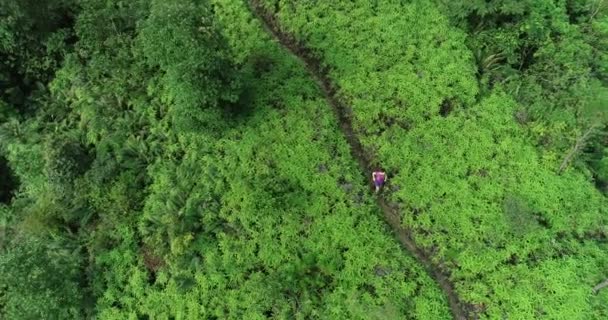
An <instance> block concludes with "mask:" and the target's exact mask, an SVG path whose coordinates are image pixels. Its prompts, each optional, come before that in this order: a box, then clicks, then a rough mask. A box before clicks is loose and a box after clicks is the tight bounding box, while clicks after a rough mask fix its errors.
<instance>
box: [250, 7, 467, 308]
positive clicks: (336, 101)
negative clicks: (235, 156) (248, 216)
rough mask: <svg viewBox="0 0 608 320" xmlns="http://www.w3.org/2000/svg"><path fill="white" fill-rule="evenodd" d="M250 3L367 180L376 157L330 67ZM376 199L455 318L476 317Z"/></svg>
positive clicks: (390, 211) (381, 199) (380, 198)
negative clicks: (329, 115)
mask: <svg viewBox="0 0 608 320" xmlns="http://www.w3.org/2000/svg"><path fill="white" fill-rule="evenodd" d="M248 4H249V7H250V9H251V11H252V12H253V13H254V15H255V16H257V17H258V18H259V19H260V20H261V21H262V24H263V25H264V27H265V28H266V29H267V30H268V31H269V33H271V34H272V35H273V36H274V38H275V39H276V40H278V42H279V43H280V44H281V45H282V46H283V47H285V48H286V49H287V50H289V51H290V52H291V53H292V54H293V55H294V56H296V57H297V58H298V59H300V60H301V61H302V62H304V64H305V66H306V68H307V70H308V72H309V73H310V74H311V76H312V77H313V78H314V79H315V80H316V82H317V83H318V84H319V87H320V88H321V90H322V91H323V94H324V95H325V98H326V99H327V102H328V103H329V105H331V106H332V108H333V110H334V112H335V114H336V116H337V117H338V120H339V122H340V123H339V124H340V128H341V130H342V132H343V134H344V136H345V138H346V140H347V141H348V144H349V145H350V149H351V153H352V155H353V157H354V158H355V159H356V160H357V162H358V163H359V166H360V167H361V170H362V171H363V173H364V176H365V177H366V180H369V179H367V176H368V175H369V174H368V173H371V172H372V171H373V167H372V164H373V163H374V162H373V161H372V160H373V159H372V158H371V157H370V155H369V154H368V153H367V152H365V151H364V148H363V146H362V145H361V142H360V141H359V139H358V138H357V136H356V134H355V131H354V130H353V127H352V121H351V117H350V114H349V111H348V110H351V109H350V108H348V107H346V104H345V103H344V102H343V101H341V99H340V98H339V97H338V96H337V90H336V87H335V86H334V85H333V83H332V82H331V80H330V78H329V76H328V70H326V69H323V68H322V64H321V61H320V59H319V58H317V57H315V55H314V54H313V53H312V51H311V50H310V49H308V48H307V47H306V46H305V45H304V44H302V43H300V42H299V41H297V40H296V39H295V38H294V36H293V35H291V34H289V33H288V32H286V31H284V30H282V28H281V26H280V24H279V22H278V21H277V19H276V18H275V16H274V15H273V14H272V13H270V12H268V11H266V9H265V8H264V7H263V6H262V4H261V3H260V2H259V1H258V0H249V1H248ZM370 190H371V181H370ZM376 201H377V203H378V205H379V206H380V208H381V209H382V212H383V213H384V218H385V220H386V222H387V223H388V224H389V225H390V227H391V228H392V230H393V232H394V234H395V236H396V237H397V239H398V240H399V242H400V243H401V245H402V246H403V247H404V248H405V249H406V250H407V251H409V253H410V254H411V255H412V256H414V257H415V258H416V259H417V260H418V261H419V262H420V263H421V264H422V265H423V266H424V268H425V270H426V271H427V273H428V274H429V275H430V276H431V277H432V278H433V279H434V280H435V281H436V282H437V284H439V286H440V287H441V289H442V290H443V292H444V293H445V295H446V296H447V300H448V303H449V305H450V309H451V312H452V315H453V317H454V319H469V318H476V317H475V316H474V315H473V314H470V313H469V312H466V311H465V310H473V309H474V307H473V306H469V305H465V304H463V303H462V302H461V301H460V299H459V298H458V296H457V295H456V293H455V292H454V287H453V284H452V283H451V282H450V280H449V279H448V276H447V275H446V274H445V273H444V271H442V270H441V269H440V268H439V267H438V266H437V265H435V264H434V263H433V262H432V261H431V259H430V258H429V255H428V254H427V253H425V252H424V251H423V250H422V249H420V248H419V247H418V246H417V245H416V243H415V242H414V240H413V239H412V232H411V230H408V229H407V228H405V227H403V226H402V224H401V216H400V214H399V212H397V211H396V210H395V209H394V208H393V207H392V206H391V204H390V203H389V202H388V201H387V200H386V199H385V198H384V197H383V196H382V195H381V194H380V195H377V196H376Z"/></svg>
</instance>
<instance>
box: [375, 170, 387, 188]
mask: <svg viewBox="0 0 608 320" xmlns="http://www.w3.org/2000/svg"><path fill="white" fill-rule="evenodd" d="M372 180H374V185H375V186H376V192H378V191H380V188H382V186H383V185H384V183H385V182H386V180H387V178H386V173H385V172H384V171H381V170H380V169H377V170H376V171H374V172H372Z"/></svg>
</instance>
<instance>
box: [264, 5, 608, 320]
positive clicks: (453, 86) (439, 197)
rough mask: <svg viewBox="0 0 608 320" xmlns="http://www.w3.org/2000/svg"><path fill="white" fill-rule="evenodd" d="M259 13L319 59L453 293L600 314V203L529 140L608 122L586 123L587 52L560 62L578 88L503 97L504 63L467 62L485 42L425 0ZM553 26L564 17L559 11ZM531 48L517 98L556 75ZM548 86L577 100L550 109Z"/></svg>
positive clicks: (502, 309) (494, 314)
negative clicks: (522, 119)
mask: <svg viewBox="0 0 608 320" xmlns="http://www.w3.org/2000/svg"><path fill="white" fill-rule="evenodd" d="M498 6H499V5H498ZM499 7H500V6H499ZM267 9H268V10H274V11H273V12H274V14H275V15H276V16H278V17H279V21H280V22H279V23H280V25H281V27H282V28H284V29H286V30H287V31H288V32H291V33H292V34H294V35H295V36H296V37H298V38H299V39H300V41H301V42H302V43H303V44H305V45H306V46H307V47H308V48H311V49H312V50H313V51H314V52H315V53H316V54H317V55H318V56H319V57H320V59H321V60H322V61H324V62H325V64H326V66H327V68H328V69H329V76H330V77H331V79H332V80H333V82H334V83H335V84H336V86H337V87H338V88H339V89H340V92H339V95H341V96H342V97H343V99H344V100H346V101H348V103H349V104H350V105H351V106H352V113H353V117H352V118H353V121H354V124H355V128H356V129H357V131H358V134H359V135H360V137H361V140H362V141H363V143H364V147H365V148H366V149H367V151H368V153H370V154H373V155H375V157H376V158H375V160H376V162H377V164H378V165H380V166H382V167H384V168H385V169H386V170H387V171H388V172H391V173H392V174H393V176H394V177H393V179H392V181H391V183H390V187H389V189H390V190H391V194H390V197H391V199H393V201H394V202H396V203H398V204H400V205H401V206H402V212H403V223H404V224H405V225H407V226H409V227H410V228H413V229H414V234H415V235H416V240H417V242H418V244H419V245H421V246H423V247H425V248H427V250H428V251H429V252H432V253H434V255H435V258H436V259H437V261H443V262H444V265H445V266H446V267H447V269H448V270H449V272H450V273H451V277H452V279H453V281H455V282H456V287H457V291H458V292H459V294H460V295H461V296H462V297H463V299H464V300H465V301H467V302H469V303H471V304H473V305H474V306H475V308H476V310H477V312H478V313H479V314H480V315H481V316H484V317H488V318H499V317H502V316H509V317H513V318H536V317H547V318H564V319H575V318H577V319H586V318H593V317H595V318H599V317H601V316H600V315H603V314H605V309H604V308H603V307H599V306H600V305H602V304H603V303H601V302H600V301H602V300H601V299H604V300H603V301H605V299H606V298H605V297H606V296H605V294H604V295H600V296H595V295H593V293H592V292H591V290H590V288H591V287H593V285H594V284H595V283H597V282H599V281H601V279H602V277H603V276H604V272H605V266H606V255H605V253H604V251H605V249H606V245H605V239H606V229H605V224H606V211H605V208H606V198H605V196H604V195H602V194H601V193H600V192H599V191H598V190H597V189H596V188H595V186H594V184H593V182H592V179H591V174H590V171H589V169H587V168H585V167H576V168H573V167H571V166H570V167H568V168H567V169H565V170H564V172H563V174H562V175H558V174H556V173H557V172H558V171H559V170H558V168H559V167H560V163H561V161H562V157H563V156H565V155H566V153H567V151H568V150H567V149H566V146H561V147H562V149H564V150H559V146H555V144H556V143H553V144H551V145H550V146H547V147H544V146H539V148H535V146H537V145H536V143H535V140H534V138H537V137H538V136H541V137H544V138H545V139H551V140H556V141H559V139H562V140H569V139H568V138H569V137H568V136H566V137H563V136H562V135H568V134H573V133H572V131H576V130H577V129H579V130H586V129H587V128H588V127H578V128H571V127H575V126H576V125H581V126H582V125H584V124H588V123H589V122H594V123H593V125H594V126H600V125H602V126H603V125H605V122H601V121H604V120H603V119H602V118H601V117H605V113H606V109H605V108H603V109H601V110H600V111H601V113H600V114H597V113H593V118H592V119H591V120H589V119H584V116H585V112H584V111H586V110H587V109H592V107H596V105H595V103H596V101H595V100H596V99H597V98H596V97H597V96H602V95H605V92H606V88H605V86H604V87H601V88H597V85H598V83H600V82H602V81H604V83H605V78H604V77H603V75H602V74H600V73H596V72H592V71H593V69H591V67H592V66H591V64H592V62H593V63H597V64H600V63H604V64H603V65H601V67H605V61H603V62H602V61H596V60H592V58H591V56H592V53H591V52H589V56H590V57H589V59H587V60H583V59H577V58H574V57H573V58H574V59H573V60H569V61H567V62H566V61H564V62H562V63H564V64H566V63H568V66H569V67H570V68H571V69H573V70H574V69H576V70H577V72H579V73H581V74H582V75H583V76H585V78H582V77H581V78H576V79H575V80H576V82H574V83H572V84H569V86H576V88H577V89H576V90H574V88H571V92H570V91H566V92H563V91H561V92H560V91H559V90H558V89H559V87H555V86H547V88H543V87H540V88H536V89H537V91H536V92H537V94H538V95H539V96H538V97H531V95H532V93H531V92H528V93H526V94H525V95H523V97H522V96H521V95H519V94H518V92H516V91H514V90H513V84H512V82H513V81H515V80H511V79H504V75H503V74H500V73H499V70H500V71H503V70H504V69H507V68H509V65H507V66H502V65H501V63H503V61H502V60H498V61H496V62H495V64H497V65H499V66H500V68H499V67H496V71H494V72H493V73H492V72H490V71H488V70H478V69H477V68H476V67H477V66H476V60H475V55H474V54H473V52H472V51H471V48H469V47H467V46H466V45H465V44H466V43H467V42H469V43H472V44H471V47H472V48H474V49H477V48H476V47H475V45H479V44H478V43H476V41H481V40H483V39H481V40H480V38H481V37H482V36H481V35H479V34H471V35H467V34H465V33H464V32H463V31H462V30H461V29H460V28H455V27H453V26H452V25H451V24H450V20H449V19H448V18H447V17H446V16H445V15H443V14H442V12H441V11H440V10H439V8H438V7H437V6H435V5H434V4H432V3H428V2H422V1H421V2H414V3H410V4H406V5H402V4H398V3H396V2H395V3H392V2H387V3H378V4H374V3H370V2H368V1H354V2H349V3H321V2H317V3H314V4H313V3H308V2H288V3H283V2H275V1H267ZM533 9H537V10H541V9H542V8H541V9H539V8H533ZM558 9H559V8H556V10H558ZM522 10H524V11H525V10H528V9H526V8H523V9H522ZM472 11H473V10H472ZM498 11H500V10H498ZM560 12H561V11H560ZM562 13H563V12H562ZM602 17H604V16H602ZM559 18H562V23H568V20H567V16H565V15H564V16H563V17H561V16H556V17H554V19H555V20H558V19H559ZM563 19H566V21H563ZM603 19H605V18H603ZM526 23H527V21H526V22H523V23H522V24H526ZM577 27H578V28H583V27H582V26H578V25H576V24H573V25H571V26H570V27H569V28H570V29H572V30H574V31H572V33H574V35H572V37H582V35H581V33H582V31H579V32H578V33H577V32H576V31H577ZM564 28H566V27H564ZM502 31H503V30H500V31H497V30H494V29H490V30H488V31H487V33H492V32H494V33H498V32H502ZM555 32H557V31H555ZM492 35H493V36H495V37H498V35H495V34H492ZM588 36H591V35H588ZM576 39H578V38H576ZM544 40H545V42H542V43H543V44H544V45H545V46H547V47H548V46H551V45H554V44H553V43H552V42H550V39H546V38H545V39H544ZM578 40H579V41H582V40H580V39H578ZM558 41H559V42H560V43H561V42H562V40H561V39H559V40H555V42H558ZM482 43H483V44H484V45H486V44H487V43H488V42H487V41H486V40H483V42H482ZM536 45H537V46H538V45H539V44H536ZM589 46H590V45H589ZM488 47H489V46H486V47H483V48H484V49H487V50H492V49H493V48H491V47H489V48H488ZM538 50H546V51H547V52H548V53H547V55H546V56H543V57H541V56H540V55H538V56H539V57H538V58H537V59H538V61H534V62H533V63H531V65H530V66H529V67H528V69H527V70H525V71H520V72H518V71H517V70H511V72H513V73H515V74H514V75H513V76H512V77H514V79H519V81H520V83H519V87H518V88H517V89H519V90H520V91H522V90H528V86H533V85H534V84H533V83H532V81H533V80H534V79H537V80H536V81H539V80H538V78H543V79H547V78H548V79H551V80H554V81H560V80H559V79H554V78H553V77H548V76H547V74H542V73H541V71H540V70H541V69H542V70H545V69H544V68H546V67H544V66H543V65H542V64H543V63H544V64H547V63H548V62H545V61H543V60H542V59H541V58H544V59H549V58H551V59H552V60H551V61H553V62H558V61H556V59H555V57H552V56H549V54H551V53H552V54H553V55H556V54H557V53H556V52H549V50H550V49H549V48H545V47H541V48H539V49H538ZM490 52H492V51H490ZM578 54H581V53H580V52H579V53H578ZM535 57H536V56H535ZM524 58H525V57H524ZM486 59H487V57H486V58H485V59H484V61H485V60H486ZM505 59H506V58H505ZM562 59H565V58H564V57H562ZM482 62H483V61H482ZM518 62H519V61H514V62H513V63H518ZM505 63H506V62H505ZM537 68H538V70H537ZM583 70H587V72H586V73H583V72H582V71H583ZM504 72H507V71H504ZM501 76H502V77H503V78H501ZM557 76H561V75H559V74H558V75H557ZM562 81H563V80H562ZM550 90H556V91H558V93H559V94H560V95H562V96H566V97H569V98H570V99H572V100H578V104H577V105H569V104H564V102H562V103H561V104H551V103H550V100H549V101H548V100H547V99H546V98H545V96H550V95H551V94H552V93H553V92H552V91H550ZM583 90H587V91H583ZM598 90H601V91H599V92H598ZM569 92H570V93H569ZM588 92H591V93H588ZM552 98H553V99H554V100H560V101H561V99H558V97H552ZM531 99H534V101H538V103H541V102H544V103H545V104H549V105H550V106H551V107H552V109H548V110H546V112H545V114H541V115H540V116H538V117H537V118H534V119H533V120H534V121H533V122H531V123H523V124H522V123H518V122H517V115H518V114H523V113H525V114H534V113H535V112H538V109H537V108H539V107H540V106H539V105H537V104H535V105H528V104H526V103H525V102H528V101H529V100H531ZM601 103H605V101H601ZM601 106H603V107H605V106H606V105H605V104H602V105H601ZM592 110H594V109H592ZM556 114H560V115H561V117H562V118H564V119H566V120H569V119H572V120H570V121H569V122H568V121H566V120H563V121H562V122H561V126H563V128H562V129H561V130H559V131H558V130H556V129H555V128H554V127H555V126H556V124H555V123H553V122H552V121H551V120H552V117H553V116H555V115H556ZM598 115H599V117H598ZM569 126H570V129H569ZM552 127H553V128H552ZM568 129H569V130H568ZM549 130H551V131H549ZM539 131H540V132H544V134H539ZM546 131H549V132H546ZM567 147H569V146H567ZM558 151H563V153H561V154H560V153H558ZM566 301H567V302H566Z"/></svg>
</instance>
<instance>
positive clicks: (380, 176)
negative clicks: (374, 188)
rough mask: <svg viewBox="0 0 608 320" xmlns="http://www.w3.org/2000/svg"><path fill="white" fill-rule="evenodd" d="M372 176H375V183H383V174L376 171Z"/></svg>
mask: <svg viewBox="0 0 608 320" xmlns="http://www.w3.org/2000/svg"><path fill="white" fill-rule="evenodd" d="M374 174H375V175H376V182H380V183H382V182H384V176H385V173H384V172H380V171H377V172H374Z"/></svg>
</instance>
